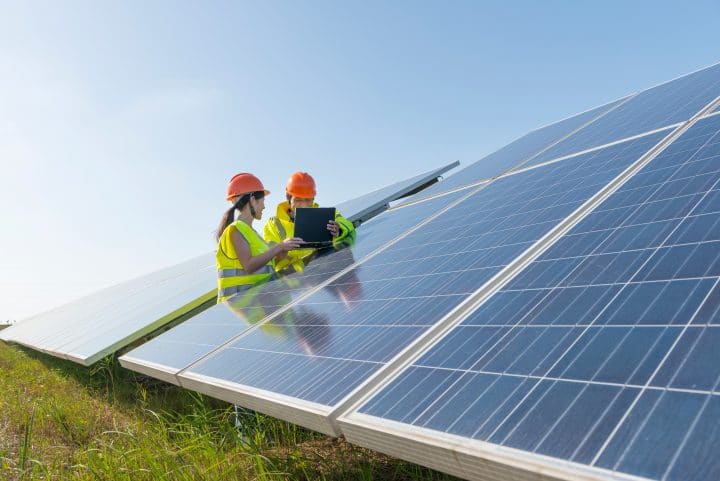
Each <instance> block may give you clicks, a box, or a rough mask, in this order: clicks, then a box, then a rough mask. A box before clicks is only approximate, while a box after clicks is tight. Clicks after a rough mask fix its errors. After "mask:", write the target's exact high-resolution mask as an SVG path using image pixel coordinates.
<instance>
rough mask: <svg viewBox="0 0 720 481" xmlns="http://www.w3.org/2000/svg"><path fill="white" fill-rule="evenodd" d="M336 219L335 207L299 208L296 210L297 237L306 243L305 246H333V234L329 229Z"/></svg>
mask: <svg viewBox="0 0 720 481" xmlns="http://www.w3.org/2000/svg"><path fill="white" fill-rule="evenodd" d="M334 219H335V207H298V208H297V209H295V237H299V238H301V239H302V240H303V241H305V244H304V245H307V246H308V247H312V245H311V244H318V245H325V244H332V234H330V231H329V230H328V228H327V224H328V222H329V221H331V220H334Z"/></svg>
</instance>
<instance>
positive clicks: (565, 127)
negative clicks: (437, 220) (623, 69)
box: [409, 99, 624, 201]
mask: <svg viewBox="0 0 720 481" xmlns="http://www.w3.org/2000/svg"><path fill="white" fill-rule="evenodd" d="M623 100H624V99H620V100H616V101H615V102H611V103H609V104H605V105H602V106H600V107H596V108H594V109H591V110H588V111H586V112H583V113H581V114H578V115H575V116H572V117H569V118H567V119H564V120H560V121H558V122H555V123H553V124H550V125H547V126H545V127H540V128H539V129H536V130H533V131H532V132H530V133H528V134H526V135H523V136H522V137H520V138H519V139H517V140H515V141H514V142H512V143H510V144H508V145H506V146H505V147H503V148H501V149H500V150H498V151H496V152H493V153H492V154H490V155H487V156H486V157H483V158H482V159H481V160H478V161H477V162H475V163H472V164H470V165H468V166H467V167H465V168H464V169H462V170H460V171H458V172H456V173H455V174H453V175H451V176H450V177H448V178H447V179H445V180H443V181H442V182H440V183H438V184H435V185H433V186H431V187H429V188H427V189H425V190H423V191H422V192H419V193H418V194H415V195H414V196H412V197H410V198H409V200H410V201H412V200H417V199H421V198H426V197H429V196H432V195H435V194H439V193H441V192H447V191H449V190H453V189H457V188H459V187H463V186H466V185H469V184H474V183H477V182H480V181H481V180H484V179H489V178H491V177H495V176H496V175H498V174H501V173H502V172H504V171H506V170H508V169H510V168H511V167H514V166H515V165H517V164H519V163H520V162H523V161H525V160H527V159H529V158H530V157H532V156H533V155H535V154H537V153H538V152H540V151H542V150H543V149H545V148H547V147H549V146H550V145H552V144H553V143H554V142H557V141H558V140H560V139H562V138H563V137H565V136H566V135H568V134H570V133H572V132H573V131H575V130H576V129H578V128H580V127H582V126H583V125H585V124H587V123H588V122H590V121H592V120H593V119H595V118H596V117H598V116H599V115H602V114H604V113H605V112H607V111H608V110H610V109H612V108H613V107H615V106H616V105H618V104H619V103H620V102H622V101H623Z"/></svg>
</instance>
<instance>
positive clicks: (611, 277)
mask: <svg viewBox="0 0 720 481" xmlns="http://www.w3.org/2000/svg"><path fill="white" fill-rule="evenodd" d="M560 164H565V162H560ZM568 165H570V163H568ZM718 227H720V116H712V117H708V118H705V119H702V120H700V121H698V122H697V123H696V124H695V125H694V126H693V127H691V128H690V129H689V130H688V131H687V132H685V133H684V134H683V135H682V136H680V137H679V138H678V139H677V140H675V141H674V142H673V143H672V144H670V145H669V147H668V148H666V149H665V150H664V151H663V152H662V153H660V155H658V156H657V157H656V158H655V159H653V160H652V161H651V162H650V163H649V164H647V165H646V166H645V167H644V168H643V169H642V170H641V171H639V173H637V174H636V175H634V176H632V177H631V178H630V179H629V180H628V181H627V182H626V183H625V184H624V185H622V187H620V188H619V189H618V190H617V191H616V192H615V193H613V194H612V195H611V196H609V197H608V198H607V199H606V200H605V201H604V202H603V203H602V204H600V205H599V207H597V208H596V209H594V210H593V211H592V212H591V213H590V214H589V215H587V216H586V217H584V218H583V219H582V220H581V221H580V222H579V223H577V225H576V226H575V227H574V228H572V230H570V231H569V232H568V233H566V234H565V235H564V236H562V237H561V238H560V239H559V240H558V241H557V242H556V243H554V244H553V245H552V246H551V247H550V248H549V249H548V250H547V251H545V252H544V253H543V254H542V255H541V256H540V257H538V258H537V259H536V260H534V261H533V262H531V263H530V264H529V265H528V266H527V267H526V268H525V269H524V270H522V271H521V273H520V274H519V275H517V276H515V277H514V278H513V279H512V280H511V281H510V282H509V283H507V284H506V285H505V286H504V287H503V288H502V289H501V290H500V291H499V292H497V293H496V294H495V295H493V296H492V297H490V298H489V299H488V300H487V301H486V302H484V303H482V304H481V305H480V306H479V307H478V308H477V309H476V310H474V311H473V312H472V313H471V314H470V315H469V316H468V317H466V318H465V319H464V320H463V321H462V322H460V323H459V324H458V325H456V326H455V327H454V328H453V329H452V330H450V331H449V332H448V333H447V334H446V335H445V336H444V337H442V338H441V339H440V340H439V341H438V342H437V343H435V344H434V345H433V346H432V347H430V348H429V349H428V350H426V352H424V353H423V354H422V355H421V356H420V357H418V358H417V359H416V360H415V361H414V362H412V364H411V365H410V366H409V367H407V368H406V369H404V370H402V371H400V372H399V373H398V375H397V376H396V377H395V378H394V379H393V380H392V381H391V382H390V383H389V384H388V385H387V386H386V387H384V388H383V389H382V390H380V391H379V392H377V393H376V394H374V395H373V396H372V397H371V398H370V399H369V400H367V401H366V402H364V404H362V405H361V406H360V407H359V408H358V409H357V411H356V412H355V413H351V414H350V415H348V416H346V417H344V418H342V419H341V425H342V429H343V432H344V433H345V435H346V436H347V437H348V440H349V441H351V442H356V443H358V444H362V445H365V446H369V447H374V448H376V449H380V450H383V451H386V452H389V453H391V454H395V455H398V456H400V457H404V458H406V459H410V460H413V461H416V462H421V463H423V464H427V465H430V466H434V467H437V468H439V469H443V470H445V471H447V472H450V473H453V474H458V475H461V476H463V477H467V478H468V479H531V478H532V479H536V478H535V477H533V476H535V475H536V474H537V473H544V475H545V476H546V477H547V478H549V479H578V478H583V479H630V478H629V476H639V477H642V479H658V480H660V479H662V480H669V481H673V480H688V481H695V480H698V481H699V480H707V479H719V478H720V460H719V458H718V457H717V456H716V453H717V452H718V450H720V430H718V428H717V426H718V419H720V396H718V387H719V384H720V354H719V352H720V351H718V349H717V346H718V342H720V331H718V329H717V327H718V326H719V325H720V228H718ZM402 453H404V454H402ZM538 475H539V474H538ZM632 479H638V478H632Z"/></svg>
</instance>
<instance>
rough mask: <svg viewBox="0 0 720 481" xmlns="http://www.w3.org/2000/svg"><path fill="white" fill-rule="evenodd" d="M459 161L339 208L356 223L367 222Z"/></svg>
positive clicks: (435, 179) (361, 197)
mask: <svg viewBox="0 0 720 481" xmlns="http://www.w3.org/2000/svg"><path fill="white" fill-rule="evenodd" d="M458 164H459V162H457V161H456V162H452V163H450V164H447V165H445V166H443V167H440V168H439V169H434V170H431V171H429V172H425V173H424V174H420V175H416V176H415V177H411V178H410V179H406V180H404V181H402V182H397V183H395V184H392V185H389V186H387V187H383V188H382V189H378V190H376V191H373V192H370V193H369V194H365V195H363V196H360V197H357V198H355V199H352V200H349V201H347V202H342V203H340V204H338V205H337V209H338V210H339V211H340V212H341V213H342V214H343V216H345V218H346V219H349V220H350V221H351V222H355V223H356V224H358V223H362V222H366V221H367V220H369V219H370V218H372V217H374V216H376V215H377V214H379V213H380V212H382V211H384V210H387V208H388V207H389V203H390V202H392V201H395V200H397V199H400V198H402V197H405V196H408V195H411V194H413V193H414V192H416V191H418V190H424V189H425V188H427V186H428V185H431V184H433V183H435V182H437V179H438V177H440V176H441V175H442V174H444V173H445V172H447V171H448V170H450V169H452V168H454V167H457V165H458Z"/></svg>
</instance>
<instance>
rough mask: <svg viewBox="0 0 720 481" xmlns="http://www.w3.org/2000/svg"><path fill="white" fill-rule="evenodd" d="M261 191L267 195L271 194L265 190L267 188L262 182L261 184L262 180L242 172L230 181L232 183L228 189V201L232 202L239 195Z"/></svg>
mask: <svg viewBox="0 0 720 481" xmlns="http://www.w3.org/2000/svg"><path fill="white" fill-rule="evenodd" d="M259 191H263V192H265V195H268V194H269V193H270V192H268V191H267V190H265V187H264V186H263V184H262V182H260V179H258V178H257V177H255V176H254V175H252V174H248V173H247V172H241V173H240V174H235V175H234V176H233V178H232V179H230V183H229V184H228V188H227V200H230V201H232V200H233V199H234V198H235V197H237V196H239V195H243V194H249V193H251V192H259Z"/></svg>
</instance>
